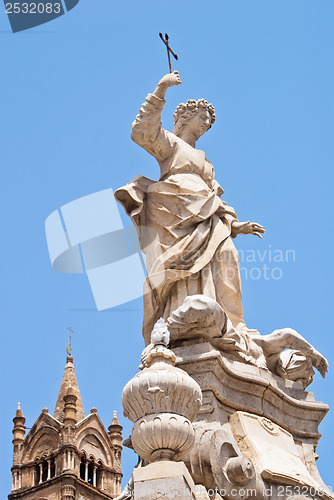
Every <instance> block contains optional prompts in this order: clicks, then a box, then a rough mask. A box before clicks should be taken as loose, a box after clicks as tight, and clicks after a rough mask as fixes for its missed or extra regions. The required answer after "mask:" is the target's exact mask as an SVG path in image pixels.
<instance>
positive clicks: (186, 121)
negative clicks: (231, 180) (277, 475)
mask: <svg viewBox="0 0 334 500" xmlns="http://www.w3.org/2000/svg"><path fill="white" fill-rule="evenodd" d="M180 84H181V80H180V77H179V74H178V72H177V71H174V73H169V74H167V75H165V76H164V77H163V78H162V79H161V80H160V82H159V83H158V85H157V87H156V89H155V90H154V92H153V94H149V95H148V96H147V98H146V101H145V103H144V104H143V105H142V107H141V109H140V111H139V114H138V116H137V118H136V120H135V122H134V123H133V125H132V132H131V137H132V139H133V140H134V141H135V142H136V143H137V144H139V145H140V146H141V147H142V148H144V149H145V150H146V151H147V152H148V153H150V154H151V155H152V156H154V157H155V158H156V160H157V161H158V164H159V166H160V178H159V181H153V180H151V179H148V178H147V177H143V176H141V175H140V176H137V177H136V178H135V179H133V180H132V181H131V182H130V183H129V184H127V185H126V186H125V187H122V188H120V189H118V190H117V191H116V192H115V197H116V199H117V200H118V201H119V202H120V203H121V204H122V205H123V206H124V208H125V210H126V212H127V214H128V215H130V217H131V219H132V221H133V223H134V225H135V226H136V229H137V231H138V235H139V241H140V245H141V248H142V250H143V252H144V253H145V254H146V266H147V273H148V276H147V279H146V282H145V284H144V321H143V335H144V339H145V342H146V345H147V344H148V343H149V339H150V335H151V332H152V329H153V325H154V324H155V323H156V321H157V320H158V319H159V318H160V317H162V318H164V319H167V318H168V317H169V316H170V314H171V313H172V312H173V311H174V310H176V309H177V308H178V307H179V306H180V305H181V304H182V303H183V301H184V299H185V298H186V297H187V296H189V295H194V294H203V295H206V296H207V297H210V298H212V299H214V300H216V301H217V302H218V304H219V305H220V306H221V307H222V308H223V309H224V311H225V312H226V314H227V315H228V317H229V319H230V320H231V322H232V324H233V327H234V328H235V329H236V330H242V329H245V328H246V325H245V323H244V320H243V309H242V302H241V297H242V294H241V283H240V274H239V267H238V252H237V250H236V248H235V247H234V244H233V242H232V239H233V238H235V237H236V236H237V235H238V234H254V235H256V236H258V237H260V238H261V237H262V234H263V233H264V232H265V230H264V228H263V227H262V226H261V225H260V224H257V223H252V222H250V221H247V222H239V221H238V219H237V216H236V214H235V212H234V209H233V208H232V207H229V206H228V205H227V204H226V203H225V202H224V201H222V200H221V198H220V197H221V195H222V194H223V189H222V188H221V186H220V185H219V184H218V182H217V181H216V180H215V175H214V169H213V166H212V164H211V163H210V162H209V160H207V159H206V157H205V153H204V151H201V150H198V149H196V148H195V146H196V142H197V140H198V139H199V138H200V137H201V136H202V135H203V134H204V133H205V132H206V131H207V130H209V129H210V128H211V126H212V125H213V123H214V121H215V111H214V107H213V106H212V104H209V103H208V102H207V101H205V100H204V99H199V100H198V101H195V100H189V101H188V102H187V103H186V104H180V105H179V106H178V107H177V109H176V111H175V113H174V120H175V127H174V132H173V133H171V132H168V131H167V130H165V129H163V127H162V123H161V112H162V110H163V107H164V104H165V102H166V101H165V99H164V97H165V94H166V91H167V89H168V88H169V87H172V86H173V85H180ZM152 234H153V237H152Z"/></svg>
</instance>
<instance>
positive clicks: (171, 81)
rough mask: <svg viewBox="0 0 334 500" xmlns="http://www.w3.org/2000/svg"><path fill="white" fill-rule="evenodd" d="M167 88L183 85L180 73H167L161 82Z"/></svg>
mask: <svg viewBox="0 0 334 500" xmlns="http://www.w3.org/2000/svg"><path fill="white" fill-rule="evenodd" d="M159 83H160V84H162V85H166V87H173V86H174V85H181V83H182V82H181V78H180V75H179V72H178V71H173V73H167V75H165V76H163V77H162V78H161V80H160V82H159Z"/></svg>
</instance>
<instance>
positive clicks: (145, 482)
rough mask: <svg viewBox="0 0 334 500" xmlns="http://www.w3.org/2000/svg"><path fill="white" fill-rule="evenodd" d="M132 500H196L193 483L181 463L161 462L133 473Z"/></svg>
mask: <svg viewBox="0 0 334 500" xmlns="http://www.w3.org/2000/svg"><path fill="white" fill-rule="evenodd" d="M133 482H134V500H158V499H161V498H163V499H164V500H176V499H178V500H180V499H187V500H196V499H197V498H205V497H195V483H194V481H193V480H192V478H191V476H190V474H189V471H188V469H187V467H186V466H185V464H184V463H183V462H170V461H161V462H155V463H152V464H149V465H147V466H146V467H140V468H137V469H135V470H134V472H133Z"/></svg>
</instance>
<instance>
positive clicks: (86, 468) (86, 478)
mask: <svg viewBox="0 0 334 500" xmlns="http://www.w3.org/2000/svg"><path fill="white" fill-rule="evenodd" d="M85 481H86V483H87V482H88V462H86V467H85Z"/></svg>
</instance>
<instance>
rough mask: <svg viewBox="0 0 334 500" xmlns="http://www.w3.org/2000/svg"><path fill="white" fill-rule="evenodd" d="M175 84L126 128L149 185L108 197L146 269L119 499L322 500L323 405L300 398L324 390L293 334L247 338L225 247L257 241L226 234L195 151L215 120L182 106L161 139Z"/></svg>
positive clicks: (234, 225)
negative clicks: (127, 455) (128, 465)
mask: <svg viewBox="0 0 334 500" xmlns="http://www.w3.org/2000/svg"><path fill="white" fill-rule="evenodd" d="M167 40H168V39H167ZM180 84H181V80H180V77H179V74H178V72H176V71H175V72H174V73H170V74H168V75H165V76H164V77H163V78H162V79H161V80H160V82H159V83H158V85H157V87H156V89H155V90H154V92H153V94H149V95H148V96H147V98H146V101H145V103H144V104H143V105H142V107H141V109H140V111H139V114H138V116H137V118H136V120H135V121H134V123H133V125H132V133H131V137H132V139H133V140H134V141H135V142H136V143H137V144H138V145H140V146H141V147H142V148H144V149H145V150H146V151H147V152H148V153H150V154H151V155H152V156H154V157H155V158H156V160H157V161H158V164H159V166H160V178H159V180H158V181H153V180H151V179H148V178H147V177H144V176H142V175H139V176H137V177H135V178H134V179H133V180H132V181H131V182H130V183H129V184H127V185H126V186H124V187H122V188H120V189H118V190H117V191H116V192H115V197H116V199H117V200H118V201H119V202H120V203H121V204H122V205H123V206H124V208H125V210H126V212H127V214H128V215H129V216H130V217H131V219H132V221H133V223H134V225H135V227H136V229H137V232H138V236H139V242H140V247H141V249H142V251H143V252H144V253H145V254H146V267H147V278H146V280H145V283H144V294H143V295H144V319H143V335H144V339H145V349H144V350H143V352H142V355H141V365H140V367H139V368H140V370H141V371H140V372H139V373H138V374H137V375H135V377H134V378H133V379H132V380H130V381H129V382H128V383H127V385H126V386H125V388H124V390H123V395H122V401H123V408H124V416H125V417H128V418H129V419H130V420H131V421H132V422H133V423H134V426H133V429H132V433H131V442H132V444H133V448H134V450H135V452H136V453H137V454H138V455H139V457H140V460H139V466H138V467H137V468H135V470H134V471H133V475H132V478H131V479H130V482H129V483H128V485H127V487H126V488H125V490H124V491H123V493H122V494H121V496H120V497H118V499H117V500H126V499H130V498H133V499H134V500H157V499H158V498H161V497H162V496H163V495H162V494H161V492H162V491H165V490H166V492H165V494H164V495H165V497H166V498H170V499H174V498H175V499H176V495H175V491H176V490H178V488H179V489H180V488H181V489H182V491H183V493H184V494H183V496H182V495H181V496H182V498H189V499H190V498H191V499H192V500H202V499H206V500H209V499H210V498H217V499H221V498H224V499H226V500H246V499H247V498H249V499H250V498H252V497H253V498H258V499H263V500H265V499H266V498H272V499H274V500H275V499H277V500H278V499H281V498H282V500H290V498H291V494H292V493H294V494H295V495H294V496H293V498H294V499H298V498H315V499H316V500H323V499H324V500H334V495H333V493H332V492H331V491H330V489H329V488H328V487H327V486H326V485H325V484H324V482H323V481H322V479H321V477H320V474H319V472H318V469H317V466H316V460H317V457H318V456H317V454H316V448H317V444H318V441H319V439H320V436H321V435H320V433H319V432H318V426H319V424H320V422H321V420H322V419H323V418H324V416H325V415H326V412H327V411H328V406H327V405H325V404H324V403H321V402H317V401H315V400H314V396H313V394H312V393H308V392H306V391H305V388H306V387H307V386H308V385H309V384H310V383H311V382H312V379H313V375H314V370H313V367H315V368H316V369H318V370H319V372H320V373H321V375H322V376H323V377H325V375H326V372H327V371H328V363H327V361H326V359H325V358H324V356H322V354H320V353H319V352H318V351H317V350H316V349H315V348H314V347H313V346H312V345H311V344H309V343H308V342H307V341H306V340H305V339H304V338H303V337H302V336H301V335H300V334H299V333H297V332H296V331H295V330H293V329H291V328H282V329H278V330H275V331H274V332H272V333H270V334H269V335H261V334H260V333H259V332H258V331H257V330H251V329H249V328H247V326H246V324H245V322H244V319H243V308H242V294H241V283H240V273H239V264H238V252H237V250H236V248H235V247H234V244H233V241H232V240H233V239H234V238H235V237H236V236H237V235H239V234H253V235H255V236H257V237H260V238H262V235H263V234H264V232H265V230H264V228H263V227H262V226H261V225H260V224H258V223H256V222H250V221H247V222H240V221H238V219H237V216H236V214H235V211H234V209H233V208H232V207H229V206H228V205H227V204H226V203H225V202H224V201H222V200H221V195H222V194H223V189H222V188H221V186H220V185H219V184H218V182H217V181H216V180H215V177H214V170H213V166H212V165H211V163H210V162H209V161H208V160H207V159H206V157H205V153H204V152H203V151H201V150H198V149H196V148H195V146H196V142H197V140H198V139H199V138H200V137H201V136H202V135H203V134H204V133H205V132H206V131H208V130H209V129H210V128H211V126H212V125H213V123H214V121H215V111H214V108H213V106H212V104H209V103H208V102H207V101H205V100H204V99H199V100H198V101H195V100H189V101H188V102H187V103H185V104H180V105H179V106H178V107H177V109H176V111H175V113H174V131H173V133H171V132H168V131H166V130H164V129H163V127H162V123H161V112H162V110H163V107H164V104H165V102H166V101H165V94H166V91H167V89H168V88H169V87H171V86H173V85H180ZM195 486H196V487H199V488H200V489H203V490H204V493H203V494H202V493H200V492H198V491H197V492H196V491H195ZM292 486H293V487H294V488H295V489H294V490H293V489H292V488H291V487H292ZM157 488H158V490H159V494H158V493H157V492H158V490H157ZM164 488H165V490H164ZM213 488H215V489H217V490H218V491H219V492H220V493H219V494H218V492H217V493H216V495H215V496H213V494H210V495H209V492H210V491H211V492H212V491H213ZM173 492H174V493H173ZM268 492H269V493H268ZM300 492H302V493H306V494H307V496H306V497H304V496H303V495H300V494H299V493H300Z"/></svg>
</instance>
